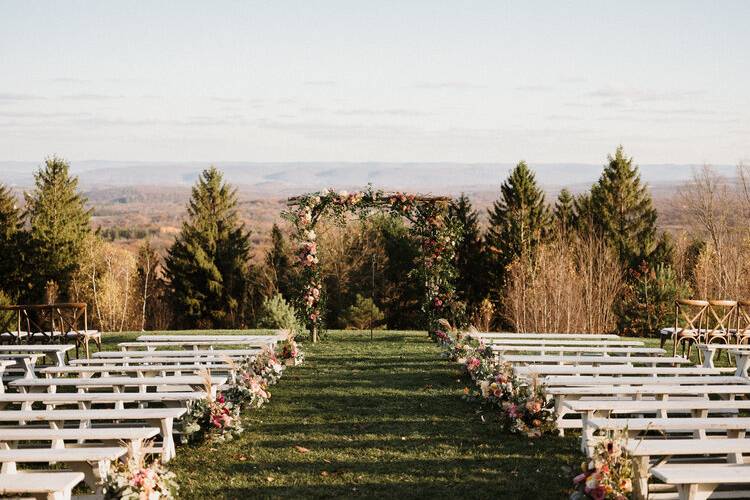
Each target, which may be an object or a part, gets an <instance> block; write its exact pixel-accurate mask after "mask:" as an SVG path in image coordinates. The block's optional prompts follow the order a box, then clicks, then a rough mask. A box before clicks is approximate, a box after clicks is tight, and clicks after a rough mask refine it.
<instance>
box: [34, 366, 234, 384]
mask: <svg viewBox="0 0 750 500" xmlns="http://www.w3.org/2000/svg"><path fill="white" fill-rule="evenodd" d="M204 370H207V371H209V372H210V373H211V374H212V375H213V374H216V373H222V374H228V375H229V377H230V378H231V379H232V380H234V378H235V372H236V368H235V367H234V366H232V365H229V364H227V363H223V364H222V363H210V364H200V363H199V364H195V363H193V364H178V363H172V364H146V365H138V364H136V365H132V364H131V365H122V364H96V365H85V366H84V365H74V366H63V367H57V366H51V367H49V368H43V369H42V370H40V371H41V373H43V374H44V375H46V376H47V377H54V376H60V375H75V376H81V377H93V376H96V375H99V376H101V377H109V376H119V375H130V376H132V375H135V376H138V377H153V376H157V375H158V376H162V377H166V376H168V375H169V376H181V375H182V373H183V372H187V373H190V374H194V375H198V374H200V372H202V371H204Z"/></svg>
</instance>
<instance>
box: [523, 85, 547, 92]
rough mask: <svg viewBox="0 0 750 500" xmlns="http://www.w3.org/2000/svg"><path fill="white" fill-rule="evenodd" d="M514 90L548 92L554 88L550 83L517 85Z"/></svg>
mask: <svg viewBox="0 0 750 500" xmlns="http://www.w3.org/2000/svg"><path fill="white" fill-rule="evenodd" d="M516 90H518V91H520V92H548V91H550V90H554V87H552V86H551V85H519V86H518V87H516Z"/></svg>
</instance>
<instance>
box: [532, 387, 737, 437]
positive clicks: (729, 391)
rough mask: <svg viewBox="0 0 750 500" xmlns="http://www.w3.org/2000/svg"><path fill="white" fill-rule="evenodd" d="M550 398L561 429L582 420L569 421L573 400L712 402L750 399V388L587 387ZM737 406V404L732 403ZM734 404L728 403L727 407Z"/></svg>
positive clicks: (556, 390)
mask: <svg viewBox="0 0 750 500" xmlns="http://www.w3.org/2000/svg"><path fill="white" fill-rule="evenodd" d="M547 394H548V395H549V396H550V397H552V398H554V400H555V411H556V412H557V416H558V417H557V424H558V428H559V429H561V430H562V429H566V428H567V429H570V428H576V423H578V425H579V426H580V425H581V421H579V420H568V419H565V416H566V415H567V413H568V412H569V408H570V407H569V406H568V405H566V404H565V403H566V402H567V401H570V400H576V399H581V398H584V397H594V398H595V399H602V398H630V399H640V398H643V397H644V396H647V397H648V396H651V397H654V398H656V399H661V400H667V399H669V398H670V397H672V396H683V397H695V398H705V399H708V395H709V394H716V395H721V396H726V397H730V398H734V396H736V395H745V396H747V395H750V385H671V384H670V385H661V384H658V385H643V386H622V385H617V386H613V385H609V386H584V387H549V388H547ZM732 403H733V402H732ZM732 403H729V402H725V405H730V404H732Z"/></svg>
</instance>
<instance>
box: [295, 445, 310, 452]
mask: <svg viewBox="0 0 750 500" xmlns="http://www.w3.org/2000/svg"><path fill="white" fill-rule="evenodd" d="M294 449H295V450H297V451H298V452H300V453H309V451H310V450H309V449H307V448H305V447H304V446H300V445H296V446H295V447H294Z"/></svg>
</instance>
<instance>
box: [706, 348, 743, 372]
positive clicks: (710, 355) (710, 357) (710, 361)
mask: <svg viewBox="0 0 750 500" xmlns="http://www.w3.org/2000/svg"><path fill="white" fill-rule="evenodd" d="M698 349H699V350H700V351H701V354H702V357H703V366H706V367H708V368H713V367H714V355H715V354H716V352H717V351H721V350H724V351H727V352H728V354H731V353H732V352H731V351H743V350H747V351H748V352H750V345H747V344H740V345H738V344H698Z"/></svg>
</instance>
